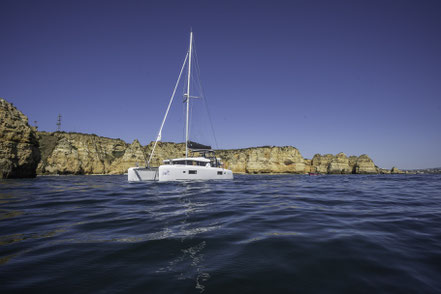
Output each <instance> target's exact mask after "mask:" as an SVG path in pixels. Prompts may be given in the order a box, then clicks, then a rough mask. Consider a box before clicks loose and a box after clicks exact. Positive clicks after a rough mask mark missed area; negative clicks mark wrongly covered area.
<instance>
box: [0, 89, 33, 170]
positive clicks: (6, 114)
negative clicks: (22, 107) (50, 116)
mask: <svg viewBox="0 0 441 294" xmlns="http://www.w3.org/2000/svg"><path fill="white" fill-rule="evenodd" d="M39 161H40V150H39V148H38V139H37V135H36V132H35V130H34V129H33V128H32V127H31V126H29V124H28V118H27V117H26V115H24V114H23V113H21V112H20V111H19V110H18V109H17V108H15V107H14V106H13V105H12V104H11V103H9V102H7V101H6V100H4V99H2V98H0V178H33V177H35V176H36V169H37V165H38V162H39Z"/></svg>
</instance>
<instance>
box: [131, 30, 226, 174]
mask: <svg viewBox="0 0 441 294" xmlns="http://www.w3.org/2000/svg"><path fill="white" fill-rule="evenodd" d="M192 50H193V32H190V46H189V49H188V52H187V54H186V56H185V59H184V63H183V65H182V68H181V71H180V73H179V77H178V80H177V82H176V85H175V88H174V90H173V93H172V96H171V98H170V102H169V103H168V106H167V110H166V112H165V115H164V118H163V120H162V123H161V127H160V128H159V132H158V136H157V137H156V140H155V144H154V145H153V148H152V151H151V153H150V157H149V160H148V162H147V164H146V167H130V168H129V170H128V181H129V182H140V181H160V182H162V181H187V180H231V179H233V172H232V171H231V170H229V169H226V168H224V165H223V163H222V161H221V159H220V158H218V157H216V155H215V152H214V150H213V149H212V148H211V146H207V145H203V144H199V143H196V142H193V141H190V140H189V110H190V99H191V98H198V97H195V96H191V95H190V85H191V80H190V79H191V62H192V58H193V56H192ZM186 65H187V87H186V92H185V94H184V102H185V103H186V120H185V157H182V158H173V159H166V160H163V164H162V165H160V166H159V167H150V162H151V160H152V158H153V154H154V152H155V148H156V145H157V144H158V141H160V140H161V137H162V129H163V127H164V124H165V121H166V119H167V115H168V113H169V111H170V107H171V105H172V102H173V99H174V97H175V94H176V90H177V88H178V85H179V82H180V79H181V76H182V73H183V71H184V68H185V66H186ZM191 155H193V156H191Z"/></svg>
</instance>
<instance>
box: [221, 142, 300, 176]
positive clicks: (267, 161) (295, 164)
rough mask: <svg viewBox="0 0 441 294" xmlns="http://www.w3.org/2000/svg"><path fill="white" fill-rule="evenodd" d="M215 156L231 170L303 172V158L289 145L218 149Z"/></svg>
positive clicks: (247, 171) (246, 171)
mask: <svg viewBox="0 0 441 294" xmlns="http://www.w3.org/2000/svg"><path fill="white" fill-rule="evenodd" d="M216 156H218V157H220V158H221V159H222V160H223V162H224V163H225V166H226V167H227V168H229V169H231V170H232V171H233V172H240V173H296V174H303V173H305V166H306V165H305V159H304V158H303V157H302V155H301V154H300V152H299V150H297V149H296V148H294V147H291V146H286V147H273V146H271V147H267V146H265V147H257V148H246V149H233V150H220V151H218V152H216Z"/></svg>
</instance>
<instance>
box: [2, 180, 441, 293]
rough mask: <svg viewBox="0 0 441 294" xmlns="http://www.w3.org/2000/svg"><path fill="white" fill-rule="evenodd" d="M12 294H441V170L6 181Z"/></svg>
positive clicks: (7, 271)
mask: <svg viewBox="0 0 441 294" xmlns="http://www.w3.org/2000/svg"><path fill="white" fill-rule="evenodd" d="M0 293H63V294H65V293H369V294H372V293H441V175H336V176H332V175H324V176H308V175H236V177H235V179H234V180H233V181H224V182H222V181H219V182H217V181H210V182H177V183H156V182H155V183H135V184H129V183H127V180H126V176H57V177H55V176H54V177H38V178H36V179H23V180H1V181H0Z"/></svg>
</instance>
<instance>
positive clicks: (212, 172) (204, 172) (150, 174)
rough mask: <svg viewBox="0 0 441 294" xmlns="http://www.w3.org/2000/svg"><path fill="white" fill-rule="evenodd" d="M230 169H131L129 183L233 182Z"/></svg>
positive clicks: (174, 166)
mask: <svg viewBox="0 0 441 294" xmlns="http://www.w3.org/2000/svg"><path fill="white" fill-rule="evenodd" d="M232 179H233V172H232V171H231V170H229V169H224V168H218V167H206V166H192V165H161V166H160V167H159V168H158V169H149V168H143V167H131V168H129V172H128V180H129V182H144V181H160V182H166V181H191V180H232Z"/></svg>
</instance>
